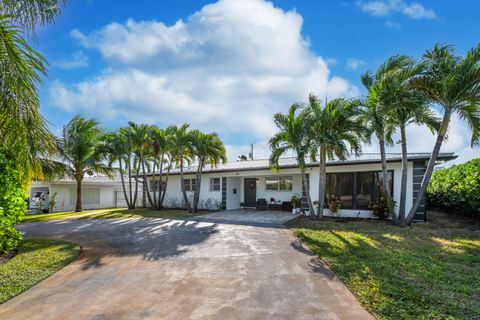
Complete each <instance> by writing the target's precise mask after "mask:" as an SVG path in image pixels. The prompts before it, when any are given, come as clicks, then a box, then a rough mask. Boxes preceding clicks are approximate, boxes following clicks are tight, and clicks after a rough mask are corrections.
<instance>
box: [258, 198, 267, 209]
mask: <svg viewBox="0 0 480 320" xmlns="http://www.w3.org/2000/svg"><path fill="white" fill-rule="evenodd" d="M256 209H257V210H267V200H265V199H263V198H260V199H257V206H256Z"/></svg>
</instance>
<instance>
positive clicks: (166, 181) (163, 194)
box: [159, 161, 173, 210]
mask: <svg viewBox="0 0 480 320" xmlns="http://www.w3.org/2000/svg"><path fill="white" fill-rule="evenodd" d="M172 164H173V163H172V161H170V164H169V165H168V169H167V174H166V175H165V187H164V190H163V193H162V200H161V201H160V206H159V208H160V210H161V209H162V208H163V201H165V195H166V194H167V186H168V177H169V176H170V168H171V167H172Z"/></svg>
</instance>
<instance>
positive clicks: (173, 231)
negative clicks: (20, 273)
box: [20, 218, 218, 269]
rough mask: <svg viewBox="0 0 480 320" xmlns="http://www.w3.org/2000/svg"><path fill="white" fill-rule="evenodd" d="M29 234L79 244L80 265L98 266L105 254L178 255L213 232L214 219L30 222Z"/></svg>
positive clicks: (156, 257) (23, 227)
mask: <svg viewBox="0 0 480 320" xmlns="http://www.w3.org/2000/svg"><path fill="white" fill-rule="evenodd" d="M20 230H21V231H23V232H25V236H26V237H28V238H50V239H61V240H65V241H70V242H74V243H77V244H79V245H80V246H82V254H81V255H80V257H79V259H81V261H82V264H83V266H82V268H83V269H90V268H98V267H101V266H102V265H103V262H102V260H103V258H105V257H125V256H141V257H142V258H143V259H144V260H150V261H153V260H160V259H163V258H169V257H176V256H180V255H182V254H184V253H186V252H187V251H189V250H190V247H191V246H193V245H196V244H200V243H202V242H204V241H206V240H207V239H208V238H209V237H210V236H211V235H212V234H214V233H216V232H217V231H218V230H217V225H216V224H214V223H201V222H196V221H188V220H170V219H158V218H156V219H152V218H140V219H131V218H128V219H98V220H84V219H79V220H64V221H60V220H57V221H48V222H38V223H29V224H25V225H21V226H20Z"/></svg>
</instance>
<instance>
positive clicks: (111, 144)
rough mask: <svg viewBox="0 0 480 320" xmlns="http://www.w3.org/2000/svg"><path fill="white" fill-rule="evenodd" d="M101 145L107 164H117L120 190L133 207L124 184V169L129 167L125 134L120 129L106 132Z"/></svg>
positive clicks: (129, 206) (130, 207)
mask: <svg viewBox="0 0 480 320" xmlns="http://www.w3.org/2000/svg"><path fill="white" fill-rule="evenodd" d="M103 142H104V143H103V147H104V149H105V154H106V157H107V161H108V165H109V166H110V167H112V166H113V165H114V164H118V168H117V169H118V174H119V176H120V179H121V182H122V190H123V194H124V197H125V201H126V203H127V207H128V208H129V209H132V208H134V206H133V204H132V201H131V200H132V196H131V195H130V197H128V194H127V189H126V186H125V178H124V174H125V170H126V169H127V168H128V167H129V164H128V162H127V160H128V150H129V145H128V141H127V139H126V136H125V135H124V134H123V133H122V131H121V130H115V131H114V132H111V133H109V134H106V135H105V136H104V139H103Z"/></svg>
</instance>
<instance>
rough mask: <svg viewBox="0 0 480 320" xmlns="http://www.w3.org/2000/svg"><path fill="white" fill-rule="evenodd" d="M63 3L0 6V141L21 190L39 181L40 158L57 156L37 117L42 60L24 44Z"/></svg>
mask: <svg viewBox="0 0 480 320" xmlns="http://www.w3.org/2000/svg"><path fill="white" fill-rule="evenodd" d="M61 3H62V1H55V0H35V1H27V0H17V1H12V0H1V1H0V66H1V68H0V104H1V108H0V139H1V140H2V143H3V145H2V149H4V150H5V151H6V153H7V154H12V155H13V154H14V155H15V164H16V166H17V168H18V176H19V179H20V181H21V183H22V185H23V186H24V187H26V186H27V185H28V184H29V183H30V181H31V179H32V178H42V162H41V161H40V159H41V158H48V156H49V155H50V154H51V153H54V152H55V151H56V149H55V139H54V136H53V135H52V134H51V132H50V131H49V129H48V127H47V125H46V122H45V120H44V118H43V117H42V115H41V114H40V111H39V98H38V92H37V88H36V86H37V84H39V83H40V82H41V76H42V75H46V73H47V68H46V65H47V62H46V60H45V58H44V57H43V56H42V55H41V54H40V53H38V52H37V51H35V50H34V49H33V48H32V47H31V46H30V45H29V44H28V42H27V41H26V40H25V37H24V35H25V31H26V32H27V33H28V34H30V35H32V36H35V27H36V25H37V24H40V25H44V24H48V23H51V22H52V21H53V19H54V18H55V17H56V16H57V15H58V14H59V13H60V4H61Z"/></svg>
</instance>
